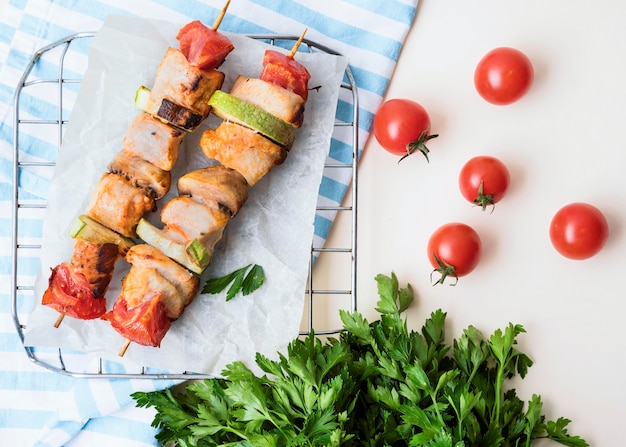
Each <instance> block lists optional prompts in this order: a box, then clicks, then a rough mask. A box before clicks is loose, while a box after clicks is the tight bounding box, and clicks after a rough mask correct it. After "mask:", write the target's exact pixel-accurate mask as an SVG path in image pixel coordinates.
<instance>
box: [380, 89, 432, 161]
mask: <svg viewBox="0 0 626 447" xmlns="http://www.w3.org/2000/svg"><path fill="white" fill-rule="evenodd" d="M372 129H373V132H374V136H375V137H376V140H377V141H378V143H379V144H380V145H381V146H382V147H383V149H385V150H386V151H388V152H390V153H392V154H394V155H400V156H402V158H401V159H400V161H402V160H403V159H404V158H405V157H408V156H409V155H411V154H412V153H414V152H416V151H419V152H421V153H422V154H424V156H425V157H426V160H428V152H429V150H428V148H427V147H426V143H427V142H428V141H429V140H431V139H432V138H435V137H437V135H430V117H429V116H428V112H426V109H425V108H424V107H422V106H421V105H420V104H418V103H417V102H415V101H412V100H410V99H390V100H388V101H386V102H384V103H383V104H382V105H381V106H380V108H379V109H378V111H377V112H376V115H375V116H374V122H373V125H372Z"/></svg>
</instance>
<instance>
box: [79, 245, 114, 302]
mask: <svg viewBox="0 0 626 447" xmlns="http://www.w3.org/2000/svg"><path fill="white" fill-rule="evenodd" d="M118 255H119V249H118V247H117V245H116V244H108V243H107V244H93V243H91V242H87V241H85V240H82V239H76V242H75V243H74V253H73V254H72V259H71V260H70V265H71V266H72V267H73V271H74V273H81V274H83V275H85V278H86V279H87V282H88V283H89V287H90V288H91V290H92V291H93V294H94V296H95V297H96V298H100V297H103V296H104V294H105V293H106V290H107V288H108V287H109V283H110V282H111V278H112V277H113V269H114V265H115V262H116V261H117V259H118Z"/></svg>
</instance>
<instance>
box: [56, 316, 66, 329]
mask: <svg viewBox="0 0 626 447" xmlns="http://www.w3.org/2000/svg"><path fill="white" fill-rule="evenodd" d="M63 318H65V314H59V318H57V321H55V322H54V327H55V328H58V327H59V326H61V322H62V321H63Z"/></svg>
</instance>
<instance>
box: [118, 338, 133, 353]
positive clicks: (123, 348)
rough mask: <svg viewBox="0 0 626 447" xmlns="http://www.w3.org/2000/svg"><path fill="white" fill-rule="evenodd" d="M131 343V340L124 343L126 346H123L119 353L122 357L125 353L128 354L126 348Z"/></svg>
mask: <svg viewBox="0 0 626 447" xmlns="http://www.w3.org/2000/svg"><path fill="white" fill-rule="evenodd" d="M130 343H131V341H130V340H126V343H124V346H122V349H120V352H118V353H117V355H118V356H120V357H124V354H126V350H127V349H128V347H129V346H130Z"/></svg>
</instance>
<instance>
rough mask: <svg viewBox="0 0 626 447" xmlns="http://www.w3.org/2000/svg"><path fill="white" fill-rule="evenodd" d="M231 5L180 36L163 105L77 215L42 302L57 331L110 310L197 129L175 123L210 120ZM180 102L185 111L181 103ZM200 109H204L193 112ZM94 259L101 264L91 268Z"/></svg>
mask: <svg viewBox="0 0 626 447" xmlns="http://www.w3.org/2000/svg"><path fill="white" fill-rule="evenodd" d="M229 3H230V2H229V1H228V2H227V3H226V5H225V6H224V8H223V9H222V11H221V12H220V15H219V17H218V18H217V20H216V21H215V23H214V25H213V28H212V29H209V28H206V27H205V26H204V25H202V24H201V23H200V22H198V21H195V22H191V23H189V24H187V25H186V26H185V27H183V28H182V29H181V30H180V31H179V34H178V36H177V37H178V38H179V41H180V46H181V49H180V50H175V49H173V48H169V49H168V51H167V52H166V54H165V56H164V58H163V60H162V62H161V64H160V66H159V70H158V72H157V76H156V80H157V81H159V83H158V85H157V82H156V81H155V87H156V88H154V89H153V91H154V94H153V96H154V99H153V101H152V102H153V103H154V104H157V101H159V100H160V101H159V103H160V104H161V106H159V107H158V108H157V109H156V110H154V113H147V112H148V111H142V112H141V113H139V114H138V115H137V116H136V117H135V119H134V120H133V122H132V123H131V125H130V127H129V129H128V131H127V134H126V136H125V138H124V146H123V149H122V150H121V151H120V152H119V153H118V154H117V155H116V156H115V157H114V159H113V160H112V161H111V163H110V164H109V166H108V172H106V173H105V174H104V175H103V176H102V178H101V179H100V181H99V183H98V185H97V186H96V188H95V191H94V193H93V196H92V202H91V204H90V207H89V211H88V213H87V214H86V215H81V216H79V219H78V220H77V223H76V224H75V225H74V226H73V227H72V229H71V231H70V234H71V236H72V237H73V238H75V240H76V242H75V246H74V253H73V255H72V258H71V260H70V261H69V262H63V263H61V264H60V265H58V266H57V267H55V268H53V269H52V272H51V275H50V278H49V280H48V289H47V290H46V291H45V292H44V296H43V297H42V304H44V305H47V306H50V307H52V308H54V309H56V310H57V311H59V313H60V316H59V318H58V319H57V321H56V322H55V327H58V326H59V325H60V324H61V322H62V320H63V317H64V316H65V315H70V316H72V317H75V318H80V319H93V318H98V317H100V316H102V315H103V314H104V313H105V312H106V300H105V299H104V294H105V292H106V290H107V288H108V285H109V283H110V281H111V278H112V275H113V270H114V266H115V264H116V261H117V260H118V259H120V258H123V257H124V256H125V254H126V252H127V251H128V249H129V248H130V247H131V246H132V245H134V241H133V240H132V238H133V237H135V236H136V234H135V227H136V224H137V222H138V220H139V219H140V218H141V217H142V215H143V214H145V213H146V212H147V211H150V210H152V209H153V208H154V206H155V201H156V200H159V199H161V198H162V197H163V196H164V195H165V194H166V193H167V192H168V191H169V188H170V184H171V174H170V171H171V169H172V167H173V166H174V164H175V163H176V160H177V158H178V150H179V147H180V144H181V141H182V139H183V137H184V135H185V133H186V132H185V131H193V130H195V128H186V127H185V126H184V125H181V124H185V123H184V121H182V122H181V121H180V119H179V120H178V121H176V118H180V117H181V116H183V117H184V116H194V117H195V116H200V121H201V120H202V119H204V118H206V117H207V116H208V114H209V111H210V108H209V107H208V106H207V105H206V98H208V97H210V95H211V94H212V92H213V91H215V90H216V89H218V88H219V87H221V85H222V82H223V79H224V74H223V73H221V72H219V71H217V70H216V69H215V68H217V67H218V66H219V65H221V63H222V62H223V60H224V59H225V57H226V55H227V54H228V53H229V52H230V51H232V49H233V48H234V47H233V45H232V43H231V42H230V40H229V39H227V38H226V37H225V36H222V35H221V34H219V33H217V31H216V30H217V28H218V27H219V25H220V23H221V21H222V19H223V17H224V15H225V12H226V9H227V7H228V4H229ZM207 30H208V31H207ZM199 38H201V39H199ZM203 39H204V40H203ZM198 41H200V45H199V44H198ZM200 67H202V68H200ZM173 73H174V74H176V76H173ZM172 77H173V79H174V80H175V81H176V85H175V86H171V85H170V86H168V85H167V82H166V81H167V80H168V78H170V79H171V78H172ZM176 89H178V90H176ZM181 92H185V93H186V95H182V94H181ZM172 98H176V99H172ZM179 98H182V101H179V102H183V105H180V104H178V103H177V100H178V99H179ZM164 103H165V104H166V107H163V106H162V105H163V104H164ZM195 104H199V105H200V106H201V107H200V108H199V109H194V108H193V107H194V105H195ZM185 106H187V107H185ZM161 109H163V110H161ZM172 109H175V110H174V111H172ZM168 111H169V113H168ZM114 247H115V249H114ZM94 259H95V260H98V262H96V263H94V262H88V261H89V260H94ZM86 261H87V262H86Z"/></svg>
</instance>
